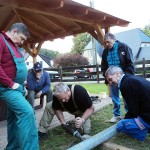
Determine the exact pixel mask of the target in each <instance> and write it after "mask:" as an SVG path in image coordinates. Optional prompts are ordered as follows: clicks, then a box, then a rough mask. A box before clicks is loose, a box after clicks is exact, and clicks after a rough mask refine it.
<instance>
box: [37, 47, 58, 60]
mask: <svg viewBox="0 0 150 150" xmlns="http://www.w3.org/2000/svg"><path fill="white" fill-rule="evenodd" d="M40 54H43V55H45V56H47V57H48V58H50V59H54V58H56V57H58V56H60V53H59V52H58V51H53V50H49V49H45V48H41V49H40Z"/></svg>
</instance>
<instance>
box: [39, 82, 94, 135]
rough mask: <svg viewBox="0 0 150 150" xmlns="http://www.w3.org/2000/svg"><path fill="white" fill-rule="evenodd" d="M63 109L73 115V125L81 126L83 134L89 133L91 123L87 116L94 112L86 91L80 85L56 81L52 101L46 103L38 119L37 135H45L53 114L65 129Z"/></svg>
mask: <svg viewBox="0 0 150 150" xmlns="http://www.w3.org/2000/svg"><path fill="white" fill-rule="evenodd" d="M64 111H66V112H69V113H70V114H73V115H74V116H75V127H76V128H81V127H83V134H89V133H90V131H91V123H90V119H89V117H90V116H91V115H92V113H93V112H94V106H93V104H92V101H91V99H90V97H89V95H88V93H87V91H86V90H85V89H84V88H83V87H82V86H80V85H75V86H74V85H67V84H65V83H58V84H56V85H55V86H54V89H53V101H52V102H50V103H48V104H47V105H46V107H45V110H44V114H43V116H42V118H41V120H40V123H39V137H41V138H42V137H45V136H47V132H48V127H50V123H51V121H52V119H53V117H54V115H56V116H57V118H58V119H59V121H60V123H61V125H62V127H63V128H64V129H65V128H66V130H67V125H66V121H65V118H64V115H63V112H64Z"/></svg>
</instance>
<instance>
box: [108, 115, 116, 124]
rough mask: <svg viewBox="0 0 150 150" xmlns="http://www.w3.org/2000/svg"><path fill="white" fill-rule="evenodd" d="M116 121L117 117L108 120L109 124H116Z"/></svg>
mask: <svg viewBox="0 0 150 150" xmlns="http://www.w3.org/2000/svg"><path fill="white" fill-rule="evenodd" d="M117 121H118V120H117V117H115V116H113V117H112V118H111V119H110V120H109V122H111V123H115V122H117Z"/></svg>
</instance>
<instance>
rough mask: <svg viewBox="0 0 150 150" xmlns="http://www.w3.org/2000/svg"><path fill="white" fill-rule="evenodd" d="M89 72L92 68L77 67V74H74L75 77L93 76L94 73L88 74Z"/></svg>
mask: <svg viewBox="0 0 150 150" xmlns="http://www.w3.org/2000/svg"><path fill="white" fill-rule="evenodd" d="M87 72H91V70H89V68H84V69H75V70H74V73H75V74H76V75H75V76H74V79H79V78H90V79H91V78H93V76H92V75H86V74H85V73H87Z"/></svg>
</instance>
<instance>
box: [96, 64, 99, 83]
mask: <svg viewBox="0 0 150 150" xmlns="http://www.w3.org/2000/svg"><path fill="white" fill-rule="evenodd" d="M96 74H97V83H99V65H98V64H96Z"/></svg>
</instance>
